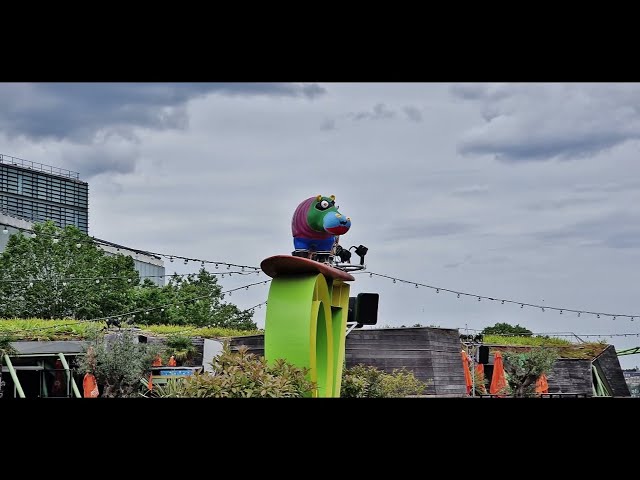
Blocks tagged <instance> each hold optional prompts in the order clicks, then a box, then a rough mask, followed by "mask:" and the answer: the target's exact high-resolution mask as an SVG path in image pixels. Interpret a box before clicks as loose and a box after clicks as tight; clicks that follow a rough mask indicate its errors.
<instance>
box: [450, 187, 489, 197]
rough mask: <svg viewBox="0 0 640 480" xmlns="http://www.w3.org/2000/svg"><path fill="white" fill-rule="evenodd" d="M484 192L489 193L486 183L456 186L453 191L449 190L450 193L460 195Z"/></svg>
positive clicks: (473, 194)
mask: <svg viewBox="0 0 640 480" xmlns="http://www.w3.org/2000/svg"><path fill="white" fill-rule="evenodd" d="M485 193H489V186H488V185H470V186H468V187H460V188H456V189H455V190H454V191H453V192H451V194H452V195H456V196H460V197H467V196H475V195H483V194H485Z"/></svg>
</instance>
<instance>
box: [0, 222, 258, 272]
mask: <svg viewBox="0 0 640 480" xmlns="http://www.w3.org/2000/svg"><path fill="white" fill-rule="evenodd" d="M0 225H4V227H3V230H2V233H3V234H5V235H6V234H8V233H9V230H8V228H7V227H11V228H15V229H16V230H19V231H20V232H28V233H30V234H31V238H37V235H38V234H36V233H35V232H34V231H33V230H31V229H28V228H22V227H16V226H13V225H7V224H0ZM40 235H45V236H48V237H53V241H54V243H57V242H58V241H59V240H60V237H59V236H58V235H55V234H53V235H52V234H48V233H44V234H43V233H40ZM73 241H74V242H75V244H76V247H77V248H82V243H86V244H98V245H103V246H107V247H110V248H115V249H116V251H120V249H123V250H127V251H130V252H134V253H135V254H140V255H149V256H156V257H164V258H167V259H169V262H171V263H173V261H174V259H179V260H183V262H184V264H185V265H187V264H188V263H189V262H194V263H200V265H201V266H202V267H204V266H205V264H211V265H215V268H216V269H217V268H219V266H220V265H223V266H226V267H227V269H229V268H231V267H236V268H240V269H241V271H244V270H245V269H249V270H253V271H260V267H256V266H252V265H242V264H237V263H230V262H224V261H216V260H206V259H201V258H192V257H185V256H182V255H173V254H168V253H159V252H151V251H149V250H140V249H137V248H131V247H125V246H118V245H117V244H114V243H111V242H107V241H105V240H100V239H99V238H95V237H87V238H86V239H73Z"/></svg>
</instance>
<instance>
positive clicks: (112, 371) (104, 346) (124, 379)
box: [75, 330, 162, 397]
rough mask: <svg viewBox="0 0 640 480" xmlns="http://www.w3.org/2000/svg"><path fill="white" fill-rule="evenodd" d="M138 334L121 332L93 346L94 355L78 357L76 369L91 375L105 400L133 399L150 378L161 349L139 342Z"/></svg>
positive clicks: (126, 331)
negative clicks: (144, 379)
mask: <svg viewBox="0 0 640 480" xmlns="http://www.w3.org/2000/svg"><path fill="white" fill-rule="evenodd" d="M136 339H137V335H136V334H134V333H133V332H131V331H129V330H122V331H120V332H118V333H117V334H114V335H113V336H112V337H110V338H109V339H108V340H106V339H105V338H104V337H100V338H98V339H96V341H95V342H94V343H92V345H91V347H92V351H91V352H90V353H91V354H87V355H83V356H78V357H77V359H76V364H75V366H76V367H77V369H78V370H79V371H80V372H90V373H93V374H94V375H95V377H96V380H97V382H98V385H99V386H100V387H101V388H102V395H101V396H102V397H133V396H138V395H139V393H140V392H141V391H142V384H141V382H140V380H141V379H143V378H145V377H148V375H149V373H150V367H151V363H152V362H153V358H154V357H155V356H156V354H158V353H160V351H161V349H162V347H160V346H158V345H153V344H146V343H137V342H136Z"/></svg>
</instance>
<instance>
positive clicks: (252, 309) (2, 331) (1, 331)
mask: <svg viewBox="0 0 640 480" xmlns="http://www.w3.org/2000/svg"><path fill="white" fill-rule="evenodd" d="M266 304H267V302H266V301H264V302H260V303H258V304H256V305H253V306H252V307H249V308H245V309H244V310H241V311H240V314H243V313H246V312H251V313H254V312H255V309H256V308H261V307H262V305H266ZM87 321H89V320H76V321H74V322H73V323H62V324H57V325H49V326H46V327H35V328H27V329H24V328H21V329H19V330H17V329H14V330H11V329H2V328H0V335H5V336H6V335H13V334H16V333H20V334H22V333H24V334H26V335H24V336H23V337H22V338H28V337H29V334H30V333H31V332H36V331H42V330H54V329H58V328H64V327H74V326H77V325H81V324H83V323H85V322H87ZM0 325H1V324H0ZM207 327H209V325H207V326H204V327H203V326H200V327H192V328H189V329H185V330H179V331H177V332H171V333H172V334H176V333H180V332H183V331H190V330H197V329H200V328H207Z"/></svg>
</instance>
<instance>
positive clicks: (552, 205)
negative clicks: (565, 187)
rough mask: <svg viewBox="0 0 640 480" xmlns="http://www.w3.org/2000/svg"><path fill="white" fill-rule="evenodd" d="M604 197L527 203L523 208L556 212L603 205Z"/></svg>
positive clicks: (568, 198) (567, 198)
mask: <svg viewBox="0 0 640 480" xmlns="http://www.w3.org/2000/svg"><path fill="white" fill-rule="evenodd" d="M605 201H606V197H602V196H594V197H566V198H559V199H555V200H544V201H541V202H534V203H529V204H527V205H525V206H524V208H526V209H527V210H558V209H562V208H567V207H573V206H577V205H588V204H593V203H604V202H605Z"/></svg>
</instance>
